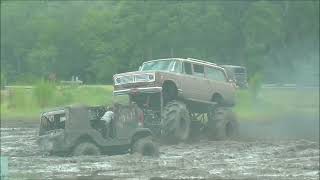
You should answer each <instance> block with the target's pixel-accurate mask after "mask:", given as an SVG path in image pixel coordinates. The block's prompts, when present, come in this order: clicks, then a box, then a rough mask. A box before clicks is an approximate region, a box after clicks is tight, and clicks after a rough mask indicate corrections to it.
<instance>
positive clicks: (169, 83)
mask: <svg viewBox="0 0 320 180" xmlns="http://www.w3.org/2000/svg"><path fill="white" fill-rule="evenodd" d="M168 87H173V88H174V89H175V90H176V93H177V86H176V83H174V82H173V81H171V80H166V81H164V82H163V84H162V88H163V89H166V88H168Z"/></svg>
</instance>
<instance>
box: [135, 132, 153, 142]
mask: <svg viewBox="0 0 320 180" xmlns="http://www.w3.org/2000/svg"><path fill="white" fill-rule="evenodd" d="M147 136H152V134H151V132H149V131H139V132H136V133H135V134H134V135H133V136H132V138H131V145H132V144H133V143H134V142H135V141H137V140H138V139H140V138H144V137H147Z"/></svg>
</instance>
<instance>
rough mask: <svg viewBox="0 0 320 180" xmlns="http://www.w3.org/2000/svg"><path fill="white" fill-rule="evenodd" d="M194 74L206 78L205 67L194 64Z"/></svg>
mask: <svg viewBox="0 0 320 180" xmlns="http://www.w3.org/2000/svg"><path fill="white" fill-rule="evenodd" d="M193 72H194V75H195V76H200V77H204V67H203V65H199V64H193Z"/></svg>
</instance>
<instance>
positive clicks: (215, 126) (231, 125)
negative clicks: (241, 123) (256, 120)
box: [206, 106, 238, 140]
mask: <svg viewBox="0 0 320 180" xmlns="http://www.w3.org/2000/svg"><path fill="white" fill-rule="evenodd" d="M207 115H208V122H207V124H206V134H207V137H208V139H209V140H225V139H231V138H235V137H236V136H237V135H238V122H237V119H236V116H235V114H234V112H233V111H232V110H231V109H230V108H225V107H222V106H212V107H210V108H209V111H208V113H207Z"/></svg>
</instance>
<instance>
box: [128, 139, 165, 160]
mask: <svg viewBox="0 0 320 180" xmlns="http://www.w3.org/2000/svg"><path fill="white" fill-rule="evenodd" d="M131 151H132V153H139V154H141V155H143V156H158V155H159V151H158V147H157V146H156V145H155V144H154V143H153V141H152V139H151V137H144V138H140V139H138V140H137V141H135V142H134V143H133V145H132V147H131Z"/></svg>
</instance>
